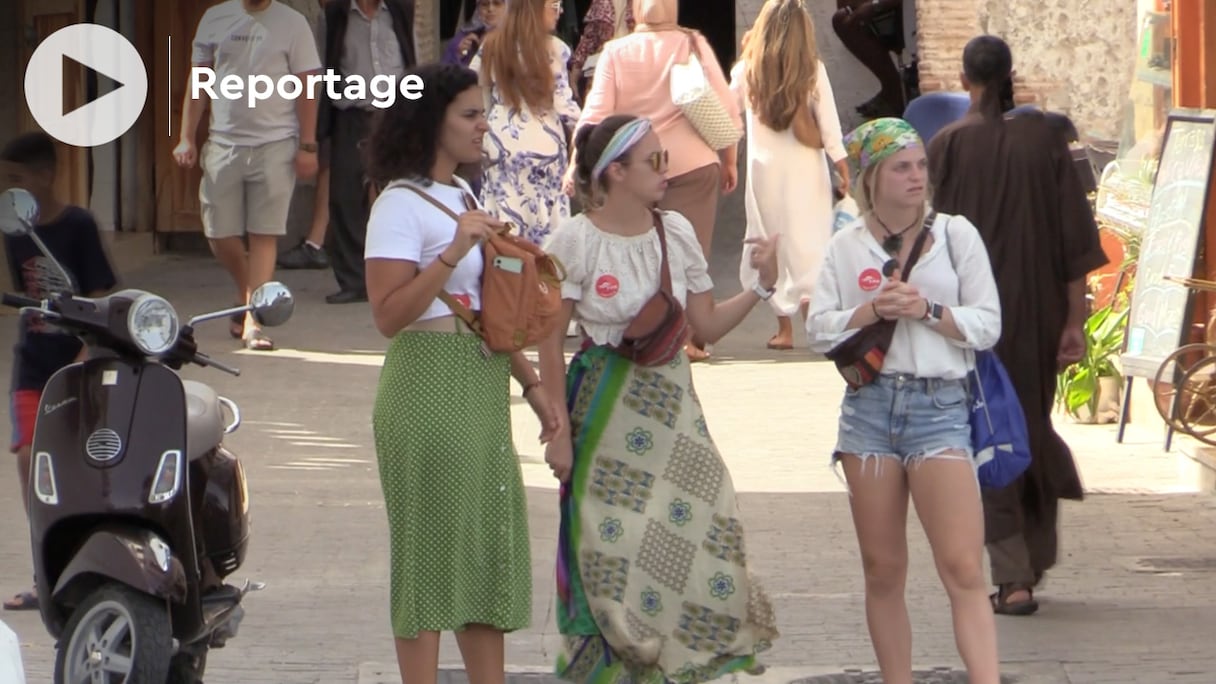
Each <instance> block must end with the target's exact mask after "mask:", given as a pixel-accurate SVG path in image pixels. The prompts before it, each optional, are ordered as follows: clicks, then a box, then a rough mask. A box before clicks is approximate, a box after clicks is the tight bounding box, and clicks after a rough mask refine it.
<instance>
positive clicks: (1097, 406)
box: [1056, 297, 1130, 423]
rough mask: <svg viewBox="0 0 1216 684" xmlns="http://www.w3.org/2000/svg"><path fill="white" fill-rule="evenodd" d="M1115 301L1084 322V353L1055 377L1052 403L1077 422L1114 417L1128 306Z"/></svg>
mask: <svg viewBox="0 0 1216 684" xmlns="http://www.w3.org/2000/svg"><path fill="white" fill-rule="evenodd" d="M1121 299H1124V297H1116V298H1115V300H1116V301H1115V302H1112V303H1111V304H1110V305H1108V306H1104V307H1102V308H1101V309H1098V310H1096V311H1094V312H1093V313H1091V314H1090V315H1089V318H1088V319H1086V321H1085V337H1086V342H1087V344H1086V350H1085V356H1083V357H1082V358H1081V360H1080V361H1078V362H1077V363H1075V364H1073V365H1071V366H1069V367H1068V368H1066V369H1064V371H1063V372H1061V373H1060V374H1059V375H1058V376H1057V387H1056V404H1057V406H1059V407H1060V408H1063V409H1064V410H1065V411H1066V412H1067V413H1068V414H1069V415H1070V416H1072V417H1073V418H1074V419H1076V420H1077V421H1078V422H1081V423H1108V422H1111V421H1113V420H1114V419H1115V418H1117V416H1118V410H1119V393H1120V389H1121V388H1120V385H1119V368H1118V367H1117V366H1116V365H1115V359H1116V358H1117V357H1118V355H1119V354H1120V352H1122V350H1123V333H1124V329H1125V327H1126V323H1127V316H1128V312H1129V311H1130V309H1129V308H1128V307H1127V306H1121V304H1123V302H1120V301H1119V300H1121Z"/></svg>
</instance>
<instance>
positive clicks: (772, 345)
mask: <svg viewBox="0 0 1216 684" xmlns="http://www.w3.org/2000/svg"><path fill="white" fill-rule="evenodd" d="M778 337H779V335H773V336H772V337H770V338H768V344H767V345H765V346H766V347H768V348H769V349H776V350H778V351H789V350H791V349H793V348H794V345H793V344H791V343H789V342H782V343H777V342H774V341H773V340H775V339H777V338H778Z"/></svg>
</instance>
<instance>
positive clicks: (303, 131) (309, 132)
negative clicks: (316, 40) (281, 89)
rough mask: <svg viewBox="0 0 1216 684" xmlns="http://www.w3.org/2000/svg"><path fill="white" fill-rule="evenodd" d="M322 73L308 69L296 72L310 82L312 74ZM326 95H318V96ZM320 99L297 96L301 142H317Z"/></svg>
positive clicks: (303, 79)
mask: <svg viewBox="0 0 1216 684" xmlns="http://www.w3.org/2000/svg"><path fill="white" fill-rule="evenodd" d="M317 73H320V70H314V71H306V72H304V73H300V74H296V76H298V77H299V78H300V80H301V81H302V82H304V83H307V82H308V76H309V75H310V74H317ZM320 97H324V95H318V98H320ZM318 101H319V100H318V99H314V98H311V97H297V98H296V117H297V118H299V120H300V144H302V145H308V144H315V143H316V142H317V103H318Z"/></svg>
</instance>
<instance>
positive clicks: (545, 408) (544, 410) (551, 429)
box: [524, 387, 565, 444]
mask: <svg viewBox="0 0 1216 684" xmlns="http://www.w3.org/2000/svg"><path fill="white" fill-rule="evenodd" d="M524 399H526V400H527V401H528V405H529V406H531V407H532V412H533V413H535V414H536V417H537V418H539V419H540V443H541V444H548V443H549V442H550V441H552V440H553V438H554V437H556V436H557V435H558V434H559V433H560V432H561V430H562V424H563V420H562V417H563V416H562V414H564V413H565V411H560V410H559V409H560V408H562V407H560V406H558V405H556V404H554V403H553V402H552V401H550V400H549V397H548V395H546V394H545V391H544V390H543V389H541V388H540V387H535V388H533V389H532V390H531V391H529V392H528V393H527V394H526V395H524Z"/></svg>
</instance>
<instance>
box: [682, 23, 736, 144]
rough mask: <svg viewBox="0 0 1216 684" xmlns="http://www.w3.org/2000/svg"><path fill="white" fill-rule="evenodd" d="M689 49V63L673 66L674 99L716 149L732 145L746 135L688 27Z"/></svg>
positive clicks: (698, 131)
mask: <svg viewBox="0 0 1216 684" xmlns="http://www.w3.org/2000/svg"><path fill="white" fill-rule="evenodd" d="M685 34H686V35H687V36H688V43H689V48H690V49H689V51H688V62H687V63H686V64H676V65H674V66H672V67H671V101H672V103H673V104H675V106H676V107H679V109H680V111H681V112H682V113H683V114H684V116H685V117H687V118H688V121H689V122H690V123H691V124H692V126H693V128H695V129H697V133H699V134H700V135H701V137H702V138H703V139H704V140H705V143H706V144H707V145H709V146H710V148H712V149H713V150H714V151H717V150H720V149H722V148H724V147H729V146H730V145H733V144H735V143H737V142H739V139H740V138H742V137H743V131H742V130H741V129H740V128H738V127H736V126H735V123H734V122H733V121H731V118H730V113H729V112H728V111H727V110H726V105H725V104H723V103H722V99H721V98H720V97H718V93H717V91H715V90H714V87H713V85H712V84H710V82H709V78H708V77H707V76H706V75H705V67H704V66H703V65H702V59H701V50H700V47H699V46H698V41H697V37H696V35H695V34H694V33H693V32H692V31H687V30H685Z"/></svg>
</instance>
